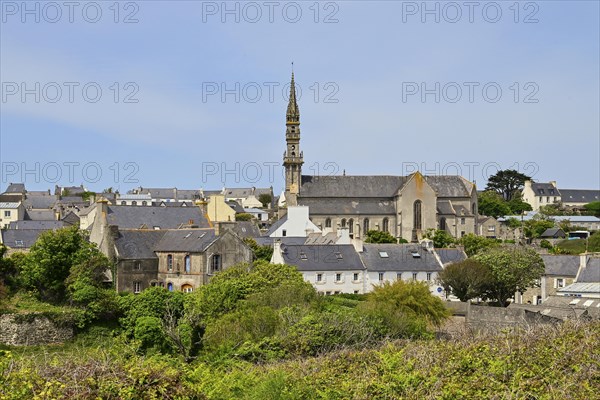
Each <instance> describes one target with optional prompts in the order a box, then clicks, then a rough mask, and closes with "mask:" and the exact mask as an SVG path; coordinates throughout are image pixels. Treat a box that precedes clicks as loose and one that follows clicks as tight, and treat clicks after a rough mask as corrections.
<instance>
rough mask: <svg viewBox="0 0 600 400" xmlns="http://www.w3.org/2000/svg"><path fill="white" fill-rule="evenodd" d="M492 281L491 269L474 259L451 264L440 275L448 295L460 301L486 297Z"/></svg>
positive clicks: (439, 277)
mask: <svg viewBox="0 0 600 400" xmlns="http://www.w3.org/2000/svg"><path fill="white" fill-rule="evenodd" d="M492 279H493V278H492V276H491V271H490V269H489V268H487V267H486V266H485V265H483V264H481V263H480V262H479V261H477V260H474V259H472V258H469V259H466V260H464V261H461V262H458V263H454V264H450V265H449V266H447V267H446V268H445V269H444V270H443V271H441V272H440V273H439V274H438V281H439V282H440V285H441V286H443V287H444V289H445V290H446V293H452V294H453V295H454V296H456V297H458V298H459V299H460V301H469V300H471V299H475V298H478V297H483V296H485V292H486V290H487V288H488V286H489V285H490V283H491V282H492Z"/></svg>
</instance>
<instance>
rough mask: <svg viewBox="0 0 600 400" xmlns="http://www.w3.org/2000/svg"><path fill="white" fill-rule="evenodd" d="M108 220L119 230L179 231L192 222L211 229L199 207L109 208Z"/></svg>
mask: <svg viewBox="0 0 600 400" xmlns="http://www.w3.org/2000/svg"><path fill="white" fill-rule="evenodd" d="M107 220H108V224H109V225H117V226H118V227H119V229H144V228H145V229H153V228H154V227H155V226H157V227H159V228H160V229H177V228H179V227H181V226H182V225H186V224H188V223H189V221H190V220H191V221H193V222H194V224H195V225H197V226H198V227H199V228H208V227H209V225H208V221H207V220H206V218H205V217H204V215H202V212H201V211H200V209H199V208H198V207H140V206H109V207H108V213H107Z"/></svg>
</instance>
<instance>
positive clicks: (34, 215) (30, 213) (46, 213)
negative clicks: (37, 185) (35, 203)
mask: <svg viewBox="0 0 600 400" xmlns="http://www.w3.org/2000/svg"><path fill="white" fill-rule="evenodd" d="M25 219H26V220H31V221H52V220H55V219H56V216H55V215H54V211H53V210H26V211H25Z"/></svg>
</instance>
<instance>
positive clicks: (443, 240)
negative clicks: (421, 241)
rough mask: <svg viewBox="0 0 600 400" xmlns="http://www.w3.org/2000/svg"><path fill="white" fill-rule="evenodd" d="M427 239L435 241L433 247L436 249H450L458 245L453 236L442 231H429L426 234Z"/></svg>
mask: <svg viewBox="0 0 600 400" xmlns="http://www.w3.org/2000/svg"><path fill="white" fill-rule="evenodd" d="M425 237H426V238H428V239H431V240H432V241H433V247H435V248H436V249H443V248H446V247H450V246H452V245H453V244H454V243H456V239H454V237H453V236H452V235H451V234H449V233H448V232H446V231H444V230H441V229H437V230H433V229H428V230H427V232H425Z"/></svg>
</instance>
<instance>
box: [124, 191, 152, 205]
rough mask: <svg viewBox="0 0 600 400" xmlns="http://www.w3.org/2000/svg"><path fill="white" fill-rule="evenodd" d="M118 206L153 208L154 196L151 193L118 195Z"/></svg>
mask: <svg viewBox="0 0 600 400" xmlns="http://www.w3.org/2000/svg"><path fill="white" fill-rule="evenodd" d="M116 205H118V206H147V207H149V206H152V195H151V194H150V193H140V194H120V195H117V198H116Z"/></svg>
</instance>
